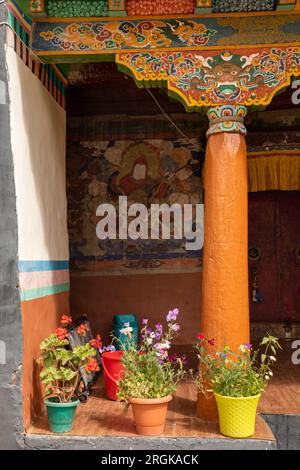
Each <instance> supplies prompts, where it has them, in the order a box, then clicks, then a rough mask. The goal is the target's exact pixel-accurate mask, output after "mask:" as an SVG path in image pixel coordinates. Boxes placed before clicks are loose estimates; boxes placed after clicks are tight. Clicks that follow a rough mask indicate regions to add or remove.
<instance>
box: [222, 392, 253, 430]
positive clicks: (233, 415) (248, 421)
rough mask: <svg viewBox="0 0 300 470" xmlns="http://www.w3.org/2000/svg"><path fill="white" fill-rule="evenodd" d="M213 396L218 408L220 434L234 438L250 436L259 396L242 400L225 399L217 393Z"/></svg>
mask: <svg viewBox="0 0 300 470" xmlns="http://www.w3.org/2000/svg"><path fill="white" fill-rule="evenodd" d="M214 395H215V398H216V402H217V406H218V412H219V420H220V432H221V434H224V436H228V437H235V438H243V437H250V436H252V435H253V434H254V431H255V418H256V410H257V405H258V403H259V399H260V397H261V394H260V393H259V394H258V395H255V396H253V397H243V398H234V397H225V396H223V395H219V394H218V393H215V394H214Z"/></svg>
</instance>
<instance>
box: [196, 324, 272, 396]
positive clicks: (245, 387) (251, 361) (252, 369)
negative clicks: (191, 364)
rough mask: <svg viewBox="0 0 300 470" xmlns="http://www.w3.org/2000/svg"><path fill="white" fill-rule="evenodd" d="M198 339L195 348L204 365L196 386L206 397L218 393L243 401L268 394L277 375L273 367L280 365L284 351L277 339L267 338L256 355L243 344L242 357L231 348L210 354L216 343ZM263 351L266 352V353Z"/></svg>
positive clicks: (249, 345)
mask: <svg viewBox="0 0 300 470" xmlns="http://www.w3.org/2000/svg"><path fill="white" fill-rule="evenodd" d="M197 338H198V341H197V343H196V344H195V345H194V347H195V349H196V351H197V355H198V359H199V361H200V364H199V369H198V374H197V376H196V377H195V382H196V385H197V387H198V390H199V391H200V392H202V393H204V394H205V395H206V396H209V395H210V394H211V392H214V393H218V394H219V395H223V396H227V397H237V398H241V397H251V396H254V395H258V394H259V393H261V392H262V391H263V390H264V388H265V387H266V385H267V383H268V380H269V379H270V378H271V377H272V375H273V372H272V370H271V365H272V364H273V363H274V362H275V361H276V357H275V356H276V353H277V350H278V349H281V347H280V345H279V343H278V340H277V338H275V337H274V336H271V335H268V336H266V337H264V338H263V340H262V341H261V343H260V348H259V349H258V350H256V351H252V345H251V344H241V345H240V347H239V353H238V354H237V353H234V352H233V351H231V349H230V348H229V347H228V346H226V347H225V348H224V349H223V351H222V352H216V353H213V352H210V351H209V349H210V348H211V346H214V345H215V340H214V339H207V338H206V337H205V336H204V335H203V334H202V333H199V334H198V336H197ZM261 348H264V351H263V352H261ZM269 353H271V354H269Z"/></svg>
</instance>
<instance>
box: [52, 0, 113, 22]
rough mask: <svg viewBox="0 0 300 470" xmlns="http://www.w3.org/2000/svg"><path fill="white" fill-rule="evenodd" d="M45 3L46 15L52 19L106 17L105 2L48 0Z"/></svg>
mask: <svg viewBox="0 0 300 470" xmlns="http://www.w3.org/2000/svg"><path fill="white" fill-rule="evenodd" d="M47 3H48V6H47V13H48V15H49V16H52V17H61V18H64V17H66V18H73V17H88V16H108V3H107V0H64V1H63V2H62V1H60V0H48V2H47Z"/></svg>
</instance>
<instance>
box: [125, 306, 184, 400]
mask: <svg viewBox="0 0 300 470" xmlns="http://www.w3.org/2000/svg"><path fill="white" fill-rule="evenodd" d="M178 313H179V310H178V309H177V308H175V309H173V310H170V311H169V313H168V315H167V317H166V322H167V325H166V329H165V331H164V328H163V325H162V324H161V323H157V324H156V325H155V327H154V328H153V329H152V328H151V327H150V326H149V321H148V319H144V320H143V321H142V324H143V327H142V329H141V342H140V345H139V346H138V347H137V348H136V347H135V345H134V338H133V334H132V328H131V327H130V325H129V324H128V325H124V328H123V330H122V333H123V334H124V335H126V337H127V339H128V341H126V347H127V350H124V353H123V356H122V363H123V366H124V374H123V375H122V377H121V379H120V380H119V381H118V399H119V400H121V401H124V402H125V404H128V403H129V399H130V398H146V399H153V398H161V397H166V396H168V395H170V394H172V393H174V392H175V390H176V387H177V385H178V383H179V381H180V380H181V379H182V377H183V375H184V373H185V371H184V365H185V364H186V361H187V358H186V356H182V357H178V356H177V355H175V354H172V355H170V354H169V350H170V348H171V342H172V340H173V339H174V338H175V337H176V336H177V334H178V332H179V330H180V326H179V324H178V323H177V316H178ZM116 340H118V339H117V338H116Z"/></svg>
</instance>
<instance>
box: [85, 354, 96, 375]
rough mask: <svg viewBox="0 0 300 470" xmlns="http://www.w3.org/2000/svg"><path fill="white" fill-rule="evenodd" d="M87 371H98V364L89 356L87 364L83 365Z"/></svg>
mask: <svg viewBox="0 0 300 470" xmlns="http://www.w3.org/2000/svg"><path fill="white" fill-rule="evenodd" d="M85 370H86V371H87V372H98V370H99V365H98V362H97V360H96V359H95V358H94V357H90V358H89V361H88V363H87V365H86V366H85Z"/></svg>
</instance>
